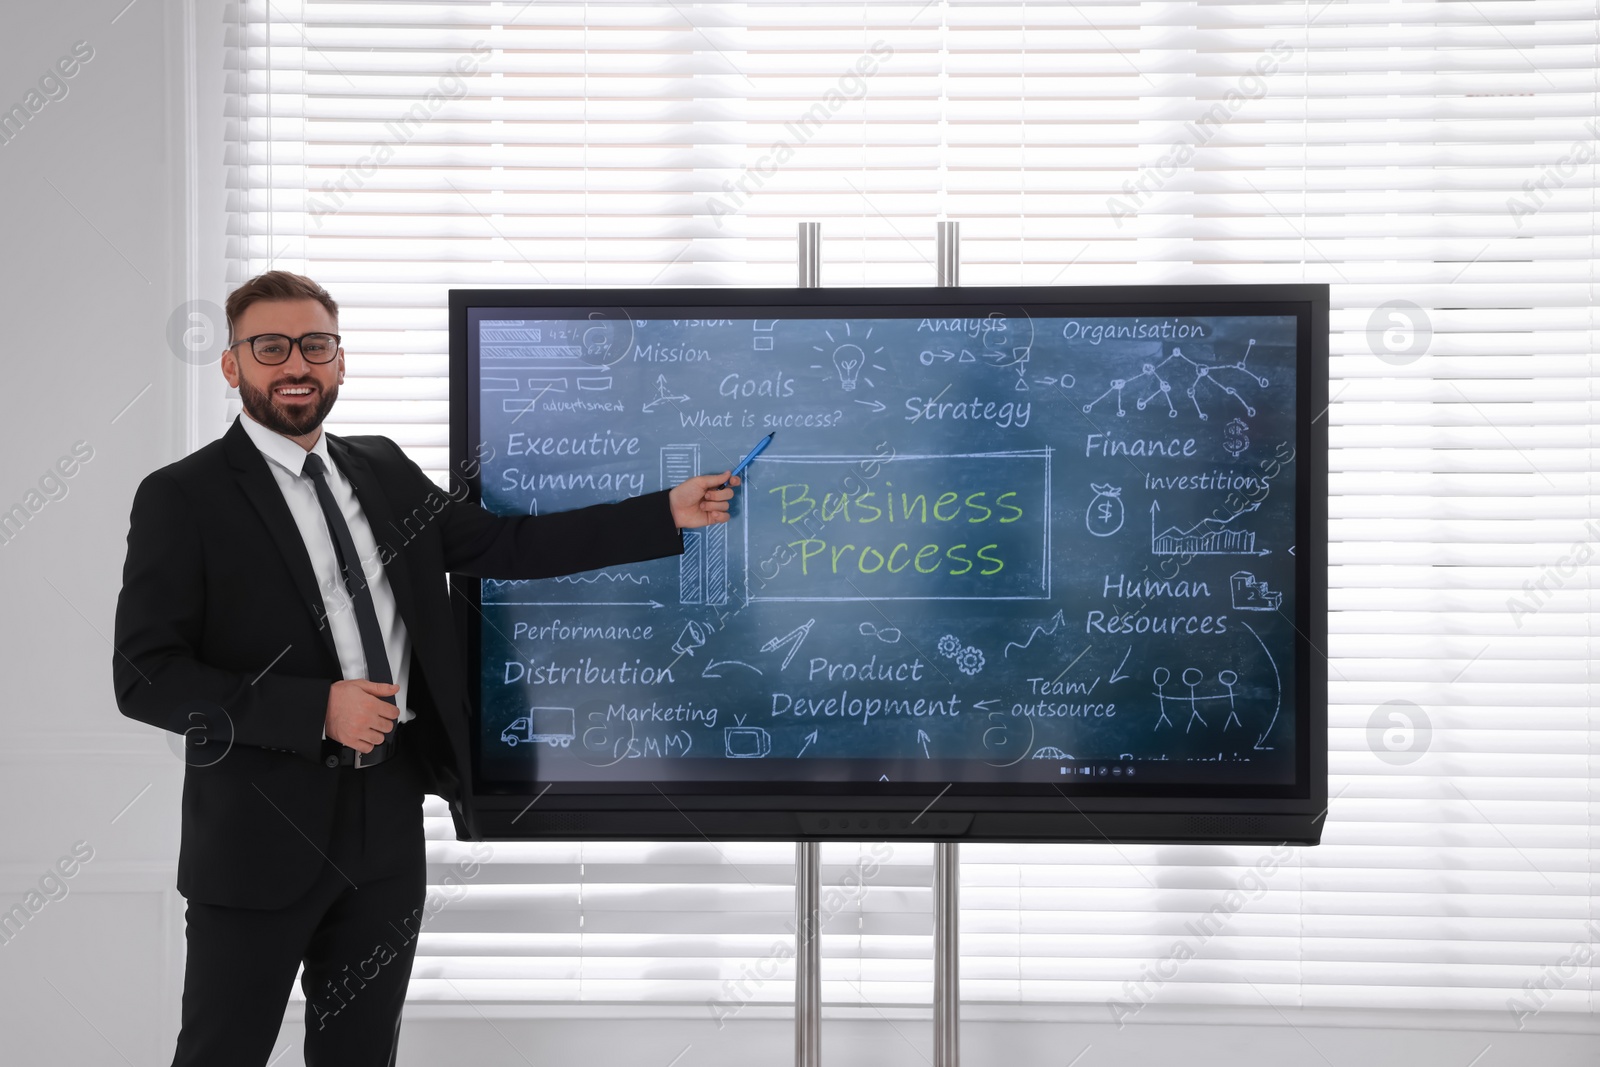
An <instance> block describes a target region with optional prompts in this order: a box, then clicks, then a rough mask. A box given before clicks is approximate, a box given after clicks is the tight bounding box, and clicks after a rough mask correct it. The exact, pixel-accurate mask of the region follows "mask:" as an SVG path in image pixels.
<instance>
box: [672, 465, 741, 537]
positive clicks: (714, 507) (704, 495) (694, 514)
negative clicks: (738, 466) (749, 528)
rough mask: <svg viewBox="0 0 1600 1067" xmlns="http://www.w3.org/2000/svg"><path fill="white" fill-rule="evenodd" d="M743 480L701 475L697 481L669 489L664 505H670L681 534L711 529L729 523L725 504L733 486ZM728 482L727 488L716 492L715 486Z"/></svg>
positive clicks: (689, 480) (693, 479) (730, 497)
mask: <svg viewBox="0 0 1600 1067" xmlns="http://www.w3.org/2000/svg"><path fill="white" fill-rule="evenodd" d="M741 480H742V479H739V478H729V477H728V472H726V471H724V472H723V473H722V474H702V475H700V476H699V477H698V478H689V479H686V480H685V481H682V482H679V483H678V484H677V485H675V486H673V487H672V491H671V492H669V493H668V494H667V502H668V503H670V504H671V505H672V521H673V522H675V523H677V524H678V529H680V530H697V529H699V528H700V527H702V526H712V525H715V524H716V523H719V522H727V521H728V501H730V500H732V499H733V488H732V487H733V486H736V485H738V484H739V482H740V481H741ZM723 482H727V483H728V486H729V488H727V489H718V488H717V486H719V485H721V484H722V483H723Z"/></svg>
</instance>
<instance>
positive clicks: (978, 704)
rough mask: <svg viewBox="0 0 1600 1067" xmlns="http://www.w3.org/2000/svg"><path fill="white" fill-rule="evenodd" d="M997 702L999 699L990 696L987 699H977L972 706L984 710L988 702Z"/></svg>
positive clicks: (986, 708)
mask: <svg viewBox="0 0 1600 1067" xmlns="http://www.w3.org/2000/svg"><path fill="white" fill-rule="evenodd" d="M997 703H999V700H998V699H997V698H995V697H990V698H989V699H988V700H980V701H977V702H976V703H975V704H973V705H972V706H973V707H975V708H982V709H983V710H984V711H988V710H989V705H990V704H997Z"/></svg>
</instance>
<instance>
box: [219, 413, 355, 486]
mask: <svg viewBox="0 0 1600 1067" xmlns="http://www.w3.org/2000/svg"><path fill="white" fill-rule="evenodd" d="M239 422H240V424H241V425H242V426H244V432H245V433H247V434H249V435H250V440H252V441H254V442H255V445H256V448H258V449H260V451H261V454H262V455H263V456H266V457H267V458H268V459H270V460H272V462H274V463H276V464H277V465H278V466H280V467H282V468H283V469H284V470H286V471H288V472H289V473H290V474H293V475H294V476H295V477H299V476H300V474H301V472H302V471H303V470H304V468H305V464H306V456H308V455H311V454H312V453H315V454H316V455H318V456H320V457H322V468H323V470H332V469H333V460H332V458H331V457H330V456H329V455H328V431H327V430H326V428H324V430H323V431H322V432H321V433H319V434H318V435H317V443H316V444H314V445H312V446H311V452H307V451H306V450H305V449H303V448H301V447H300V446H299V445H298V444H296V443H295V442H293V441H291V440H289V439H288V438H287V437H285V436H283V435H282V434H280V433H278V432H276V431H274V430H269V429H267V428H266V427H265V426H263V425H261V424H260V423H259V422H257V421H256V420H255V419H253V418H251V417H250V413H249V412H247V411H241V412H239Z"/></svg>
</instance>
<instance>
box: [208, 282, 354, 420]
mask: <svg viewBox="0 0 1600 1067" xmlns="http://www.w3.org/2000/svg"><path fill="white" fill-rule="evenodd" d="M233 325H234V330H233V336H234V338H235V339H236V340H240V341H242V340H243V339H244V338H246V337H255V336H257V335H259V334H264V333H277V334H283V335H284V336H286V337H303V336H305V335H306V334H308V333H338V332H339V323H338V321H337V320H336V319H335V318H334V317H333V316H332V315H330V314H328V309H327V308H325V307H323V306H322V305H321V304H320V303H319V302H317V301H315V300H311V299H305V300H258V301H257V302H255V303H254V304H251V305H250V306H249V307H247V308H245V309H244V311H243V312H241V313H240V315H239V319H238V321H237V322H235V323H234V324H233ZM222 375H223V377H224V378H226V379H227V380H228V384H229V385H231V386H234V387H235V388H237V389H238V390H239V399H240V401H242V402H243V404H244V409H245V412H246V413H247V414H249V416H250V417H251V418H253V419H255V420H256V421H257V422H259V423H260V424H261V425H263V426H265V427H266V428H267V429H269V430H272V431H274V432H275V433H280V434H283V435H284V436H285V437H289V438H292V439H294V440H295V441H296V442H297V443H298V444H299V445H300V446H301V447H302V448H306V449H310V448H311V446H312V445H314V444H316V442H317V436H318V433H319V427H320V426H321V425H322V420H323V419H324V418H326V417H327V414H328V412H329V410H331V409H332V407H333V402H334V401H335V400H337V399H338V398H339V385H340V383H341V382H343V381H344V349H343V348H341V349H339V354H338V355H337V356H335V357H334V358H333V361H332V362H329V363H310V362H307V360H306V358H305V354H304V353H302V352H301V351H300V346H299V345H298V344H297V345H295V346H294V347H293V348H292V349H291V350H290V352H289V358H288V359H287V360H285V361H284V362H282V363H279V364H276V365H275V366H265V365H263V364H262V363H261V362H260V361H258V360H257V359H256V357H255V355H254V354H253V353H252V352H251V348H250V346H249V345H247V344H238V345H235V346H234V347H233V348H230V349H229V350H228V351H226V352H224V353H223V355H222Z"/></svg>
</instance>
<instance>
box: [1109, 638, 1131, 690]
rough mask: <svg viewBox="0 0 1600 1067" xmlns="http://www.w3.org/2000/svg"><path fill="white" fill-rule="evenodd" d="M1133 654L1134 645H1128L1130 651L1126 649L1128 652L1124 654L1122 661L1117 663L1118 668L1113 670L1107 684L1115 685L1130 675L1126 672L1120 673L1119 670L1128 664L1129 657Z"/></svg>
mask: <svg viewBox="0 0 1600 1067" xmlns="http://www.w3.org/2000/svg"><path fill="white" fill-rule="evenodd" d="M1131 655H1133V646H1132V645H1129V646H1128V651H1126V652H1124V653H1123V654H1122V662H1121V663H1119V664H1117V670H1116V671H1112V672H1111V677H1110V678H1109V679H1107V682H1106V684H1107V685H1115V684H1116V683H1117V682H1120V681H1122V680H1123V679H1124V678H1126V677H1128V675H1126V674H1118V673H1117V671H1120V670H1121V669H1122V668H1123V667H1125V666H1127V665H1128V657H1129V656H1131Z"/></svg>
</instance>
